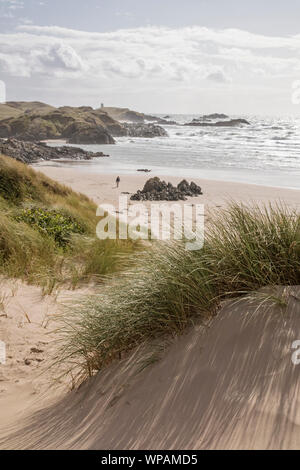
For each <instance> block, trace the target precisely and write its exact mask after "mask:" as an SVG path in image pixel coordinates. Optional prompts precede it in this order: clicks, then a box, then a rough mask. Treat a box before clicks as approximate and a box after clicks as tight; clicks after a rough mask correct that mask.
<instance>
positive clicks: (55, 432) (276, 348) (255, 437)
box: [0, 166, 300, 449]
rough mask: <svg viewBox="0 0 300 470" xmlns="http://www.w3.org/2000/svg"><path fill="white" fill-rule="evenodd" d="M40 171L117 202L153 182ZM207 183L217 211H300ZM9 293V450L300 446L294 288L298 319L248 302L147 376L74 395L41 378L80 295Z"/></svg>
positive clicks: (93, 385) (1, 408) (2, 409)
mask: <svg viewBox="0 0 300 470" xmlns="http://www.w3.org/2000/svg"><path fill="white" fill-rule="evenodd" d="M36 169H37V170H40V171H43V172H44V173H45V174H46V175H48V176H49V177H51V178H53V179H55V180H57V181H59V182H61V183H64V184H66V185H68V186H70V187H72V189H74V190H76V191H80V192H82V193H85V194H86V195H88V196H89V197H90V198H92V199H94V200H95V202H96V203H112V204H115V205H117V203H118V196H119V195H120V194H121V193H122V192H129V193H132V192H135V191H136V190H137V189H141V188H142V186H143V184H144V183H145V181H146V180H147V179H148V178H149V177H151V176H153V175H152V174H151V173H150V174H138V175H132V176H121V185H120V188H119V189H117V188H116V187H115V178H116V175H108V174H105V175H99V174H91V173H87V172H84V171H80V170H77V169H69V168H60V167H59V168H58V167H50V166H43V167H40V166H36ZM164 179H167V180H168V181H171V182H172V183H173V184H174V183H177V182H178V181H179V180H180V178H174V177H170V178H166V177H164ZM195 182H197V183H198V184H200V186H201V187H202V189H203V192H204V195H203V196H200V197H198V198H190V199H189V200H188V201H187V203H200V204H205V206H206V207H207V208H210V209H213V208H214V207H223V206H225V204H226V203H227V202H228V201H230V200H236V201H240V202H244V203H246V204H252V203H268V202H270V201H271V202H283V203H285V204H287V205H288V206H291V207H295V208H297V209H298V210H299V206H300V192H299V191H296V190H288V189H280V188H269V187H262V186H255V185H247V184H239V183H227V182H218V181H209V180H197V179H195ZM15 286H16V287H15ZM1 293H2V297H3V294H5V295H4V297H3V298H2V303H3V309H2V311H1V312H0V334H1V335H0V339H1V340H4V341H5V342H6V343H7V351H8V357H7V364H6V365H0V416H1V422H0V447H1V448H4V449H6V448H78V449H79V448H80V449H102V448H110V449H115V448H121V449H122V448H131V449H136V448H152V449H155V448H156V449H163V448H166V449H175V448H180V449H184V448H189V449H197V448H210V449H212V448H297V447H298V448H299V446H300V427H299V426H300V414H299V413H300V411H299V398H298V397H299V384H300V382H299V371H300V365H299V366H295V365H293V363H292V361H291V356H292V352H293V351H292V350H291V345H292V342H293V341H295V340H297V339H300V316H299V313H300V300H299V298H300V289H299V288H294V289H290V291H289V297H288V308H287V310H286V311H280V310H278V309H273V310H270V311H268V312H262V311H260V310H258V311H256V312H255V309H254V308H253V307H252V306H250V305H249V304H248V303H247V302H246V301H242V302H240V303H239V304H238V305H236V306H234V307H233V306H232V305H231V306H227V307H225V308H224V309H223V310H222V311H221V312H220V313H219V315H218V317H217V318H215V319H213V320H212V321H211V323H210V324H209V325H207V327H204V326H203V325H202V326H200V325H198V326H197V327H196V328H194V329H192V330H190V331H189V332H187V333H186V334H185V335H183V336H182V337H180V338H178V339H177V340H176V341H175V343H174V344H173V345H171V347H170V349H169V350H167V352H166V354H165V356H163V358H162V359H161V360H160V361H159V362H158V363H156V364H155V365H153V366H151V367H148V368H146V369H145V370H144V371H143V372H141V373H139V374H138V375H136V374H134V371H135V368H134V366H133V365H132V363H133V364H134V363H135V361H131V360H129V361H128V362H122V363H118V364H114V365H112V366H111V367H109V368H108V369H107V370H106V371H105V372H102V373H99V374H98V375H97V376H96V377H95V378H94V379H93V380H91V381H89V382H88V383H86V384H85V385H84V386H82V387H81V388H80V389H79V391H77V392H74V391H73V392H71V393H68V394H67V395H66V396H65V393H66V392H65V391H62V390H61V389H59V390H57V391H56V389H55V388H53V389H51V390H50V391H49V392H48V393H45V390H46V389H47V388H48V386H49V383H50V382H51V380H53V377H52V375H51V374H50V372H49V373H48V372H47V373H45V374H43V375H40V374H39V373H40V371H41V370H42V369H47V364H48V363H50V362H51V359H52V357H53V355H54V354H55V343H53V340H54V339H55V334H53V333H50V334H49V331H50V329H51V328H50V326H49V323H48V320H49V318H51V317H52V316H53V315H54V314H56V313H59V312H60V300H63V299H64V298H66V297H68V296H70V293H61V295H60V297H59V298H58V299H56V298H55V297H54V296H46V297H42V296H41V291H40V289H38V288H36V287H31V286H26V285H24V284H22V283H21V282H19V281H18V282H17V283H16V282H15V281H13V282H11V281H2V285H1ZM71 295H72V296H74V295H77V294H76V293H74V292H73V293H72V294H71ZM28 319H29V320H28ZM32 348H35V349H34V351H35V352H33V351H32ZM36 350H42V351H43V352H36ZM138 357H139V353H137V354H136V356H135V358H138ZM26 359H28V360H29V363H28V364H26V363H25V361H26ZM41 359H42V360H41ZM48 361H49V362H48ZM26 362H28V361H26ZM37 410H40V411H38V412H37V414H35V413H34V412H36V411H37ZM14 434H15V435H14Z"/></svg>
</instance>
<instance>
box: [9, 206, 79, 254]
mask: <svg viewBox="0 0 300 470" xmlns="http://www.w3.org/2000/svg"><path fill="white" fill-rule="evenodd" d="M16 220H17V221H18V222H25V223H27V224H29V225H30V226H31V227H33V228H36V229H38V230H39V231H40V232H41V233H42V234H45V235H48V236H49V237H51V238H53V239H54V241H55V242H56V243H57V244H58V245H59V246H62V247H65V246H66V245H67V244H68V243H69V241H70V237H71V235H72V234H73V233H77V234H78V233H79V234H83V233H84V232H85V228H84V226H83V225H81V224H80V223H79V222H78V221H76V220H75V219H74V217H72V216H70V215H67V214H64V213H63V212H61V211H58V210H54V209H45V208H40V207H32V208H28V209H22V210H21V213H19V214H18V215H17V216H16Z"/></svg>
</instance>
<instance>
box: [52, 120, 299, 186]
mask: <svg viewBox="0 0 300 470" xmlns="http://www.w3.org/2000/svg"><path fill="white" fill-rule="evenodd" d="M169 116H170V120H175V121H176V122H178V124H179V125H171V126H165V129H166V131H167V132H168V134H169V137H158V138H152V139H150V138H149V139H143V138H132V137H130V138H128V137H120V138H116V139H115V140H116V145H81V146H80V147H82V148H84V149H86V150H91V151H95V152H96V151H102V152H104V153H107V154H109V155H110V158H100V159H97V160H93V161H86V162H72V163H71V162H70V163H68V162H64V163H49V162H47V163H45V164H47V165H49V164H55V165H62V166H72V168H80V169H81V170H84V171H87V172H94V173H95V172H99V173H104V172H106V173H115V174H120V175H122V174H136V172H137V169H139V168H148V169H150V170H151V175H174V176H182V177H187V178H192V177H194V178H196V177H197V178H203V179H214V180H222V181H237V182H245V183H254V184H259V185H267V186H277V187H288V188H296V189H300V118H292V117H281V118H276V117H264V118H262V117H259V116H242V117H243V118H245V119H247V120H248V121H249V122H250V126H241V127H190V126H183V125H182V124H183V123H185V122H189V121H191V120H192V119H193V118H198V117H199V115H169ZM233 117H234V116H233ZM239 117H241V116H239Z"/></svg>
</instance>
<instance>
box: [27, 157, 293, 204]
mask: <svg viewBox="0 0 300 470" xmlns="http://www.w3.org/2000/svg"><path fill="white" fill-rule="evenodd" d="M33 168H34V169H35V170H37V171H42V172H43V173H44V174H46V175H47V176H49V177H50V178H53V179H54V180H56V181H58V182H59V183H62V184H65V185H67V186H70V187H71V188H72V189H74V190H75V191H78V192H81V193H84V194H86V195H87V196H88V197H90V198H91V199H93V200H94V201H95V202H96V203H97V204H113V205H115V206H117V205H118V200H119V199H118V198H119V196H120V195H121V194H122V193H130V194H131V193H135V192H136V191H137V190H138V189H142V188H143V186H144V184H145V182H146V181H147V180H148V179H149V178H151V177H152V176H159V177H160V175H156V174H155V175H154V174H152V173H147V174H144V173H141V174H133V175H122V176H121V183H120V186H119V188H116V184H115V180H116V175H115V174H98V173H94V174H92V173H89V172H87V171H84V170H81V169H80V168H79V169H74V168H64V167H55V166H53V167H52V166H44V165H43V166H40V165H33ZM161 179H164V180H166V181H167V182H169V181H170V182H171V183H172V184H178V183H179V182H180V181H181V180H182V178H179V177H174V176H170V177H166V176H161ZM192 180H193V181H195V183H197V184H198V185H199V186H200V187H201V188H202V191H203V195H202V196H199V197H197V198H188V201H184V202H180V203H181V204H183V203H191V204H204V205H205V207H207V208H210V209H213V208H214V207H223V206H224V205H226V204H227V203H228V202H230V201H239V202H242V203H244V204H268V203H269V202H272V203H284V204H286V205H288V206H290V207H294V208H298V209H299V207H300V191H298V190H294V189H285V188H276V187H269V186H260V185H254V184H244V183H233V182H226V181H222V182H220V181H214V180H206V179H198V178H193V179H192ZM189 181H191V179H189ZM146 204H149V203H146Z"/></svg>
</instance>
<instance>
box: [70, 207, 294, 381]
mask: <svg viewBox="0 0 300 470" xmlns="http://www.w3.org/2000/svg"><path fill="white" fill-rule="evenodd" d="M299 282H300V217H299V214H297V213H296V212H292V211H290V210H288V209H286V208H284V207H271V206H270V207H266V208H262V209H260V208H258V207H256V208H252V209H249V208H246V207H244V206H239V205H236V204H232V205H230V206H229V207H228V209H227V210H226V211H223V212H221V213H219V214H218V215H216V216H215V218H214V220H213V221H212V222H211V223H210V224H209V227H208V228H207V231H206V240H205V243H204V248H203V249H202V250H199V251H186V250H185V247H184V245H183V244H182V243H179V242H170V243H157V244H156V245H154V246H153V249H152V250H151V251H150V252H148V253H142V254H140V255H139V256H138V259H137V263H136V265H135V267H134V269H132V270H128V271H127V272H126V274H123V275H122V277H120V278H118V279H113V280H112V281H111V283H110V285H108V286H106V287H105V288H104V289H101V292H99V294H97V295H94V296H92V297H90V298H88V299H84V300H83V301H82V302H81V303H80V304H79V305H77V306H76V307H75V308H71V309H70V311H69V312H68V313H67V315H66V318H65V324H64V326H63V330H62V331H63V333H64V335H63V336H64V341H65V346H64V348H63V351H62V357H63V358H64V359H68V361H70V362H71V363H72V362H73V363H74V366H75V365H76V366H79V370H80V376H81V378H83V377H85V376H87V375H91V374H92V373H93V372H94V371H97V370H99V369H100V368H102V367H103V366H104V365H105V364H107V363H108V362H109V361H111V360H112V359H114V358H116V357H119V356H120V354H122V353H123V352H126V351H129V350H131V349H132V348H134V347H135V346H137V345H139V344H141V343H143V342H144V341H146V340H149V339H151V338H156V337H159V336H163V335H166V334H176V333H179V332H180V331H182V330H183V329H184V328H185V327H186V326H187V325H189V324H190V322H191V321H192V320H193V319H196V318H199V317H201V316H207V315H211V314H212V313H213V312H215V311H216V309H217V308H218V307H219V305H220V302H221V301H222V300H224V299H227V298H232V297H236V296H241V295H244V294H247V293H248V292H250V291H253V290H256V289H259V288H261V287H263V286H270V285H271V286H273V285H280V284H282V285H295V284H299Z"/></svg>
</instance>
